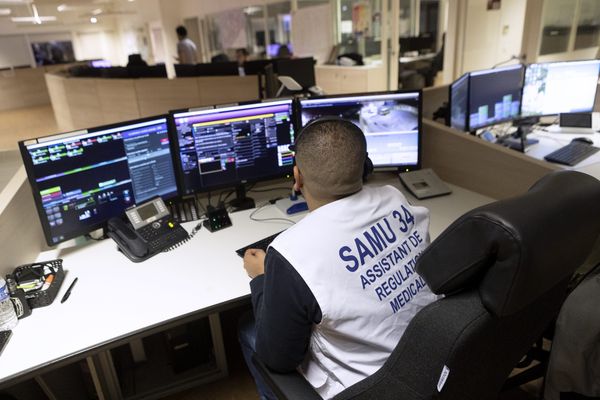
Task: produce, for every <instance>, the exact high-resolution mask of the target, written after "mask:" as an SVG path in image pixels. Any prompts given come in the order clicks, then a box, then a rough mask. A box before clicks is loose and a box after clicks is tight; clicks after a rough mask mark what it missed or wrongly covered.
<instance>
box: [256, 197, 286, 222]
mask: <svg viewBox="0 0 600 400" xmlns="http://www.w3.org/2000/svg"><path fill="white" fill-rule="evenodd" d="M280 199H283V197H276V198H274V199H271V200H269V201H267V202H265V203H263V204H261V205H260V206H258V207H256V209H255V210H254V211H252V213H251V214H250V219H251V220H252V221H256V222H267V221H283V222H287V223H290V224H292V225H295V224H296V222H295V221H292V220H291V219H288V218H278V217H275V218H256V217H255V216H254V215H255V214H256V213H258V212H259V211H260V210H262V209H264V208H265V207H266V206H269V205H273V204H275V202H276V201H277V200H280Z"/></svg>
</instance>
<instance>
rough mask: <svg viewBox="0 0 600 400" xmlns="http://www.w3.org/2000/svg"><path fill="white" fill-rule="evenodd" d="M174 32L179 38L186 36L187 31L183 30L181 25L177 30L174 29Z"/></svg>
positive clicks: (183, 27)
mask: <svg viewBox="0 0 600 400" xmlns="http://www.w3.org/2000/svg"><path fill="white" fill-rule="evenodd" d="M171 32H173V31H171ZM175 32H177V35H178V36H181V37H186V36H187V29H185V26H183V25H179V26H178V27H177V28H175Z"/></svg>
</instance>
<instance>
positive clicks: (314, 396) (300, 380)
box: [252, 354, 323, 400]
mask: <svg viewBox="0 0 600 400" xmlns="http://www.w3.org/2000/svg"><path fill="white" fill-rule="evenodd" d="M252 362H253V363H254V365H255V366H256V368H257V369H258V372H259V373H260V374H261V376H262V377H263V379H264V381H265V383H266V384H267V385H269V387H270V388H271V390H272V391H273V393H275V395H276V396H277V398H278V399H279V400H323V399H322V398H321V396H319V394H318V393H317V392H316V391H315V389H314V388H313V387H312V386H311V385H310V383H308V381H307V380H306V379H304V377H303V376H302V375H300V374H299V373H298V372H296V371H294V372H290V373H289V374H280V373H277V372H273V371H271V370H270V369H269V368H268V367H267V366H266V365H265V364H263V363H262V362H261V361H260V360H259V359H258V357H256V354H253V355H252Z"/></svg>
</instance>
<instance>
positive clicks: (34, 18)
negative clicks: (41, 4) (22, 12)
mask: <svg viewBox="0 0 600 400" xmlns="http://www.w3.org/2000/svg"><path fill="white" fill-rule="evenodd" d="M31 10H32V13H33V16H31V17H12V18H11V21H12V22H33V23H34V24H37V25H41V24H42V22H49V21H56V17H55V16H53V15H46V16H43V15H40V14H39V13H38V9H37V7H36V6H35V4H32V5H31Z"/></svg>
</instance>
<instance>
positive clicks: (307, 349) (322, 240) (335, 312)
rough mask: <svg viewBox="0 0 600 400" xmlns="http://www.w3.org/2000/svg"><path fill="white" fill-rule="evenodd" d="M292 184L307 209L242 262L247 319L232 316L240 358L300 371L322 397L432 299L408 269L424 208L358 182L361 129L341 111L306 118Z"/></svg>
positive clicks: (380, 359)
mask: <svg viewBox="0 0 600 400" xmlns="http://www.w3.org/2000/svg"><path fill="white" fill-rule="evenodd" d="M295 151H296V163H297V165H296V166H295V167H294V178H295V180H296V183H295V189H299V190H300V191H301V192H302V194H303V195H304V197H305V199H306V201H307V203H308V207H309V210H310V213H309V214H308V215H307V216H306V217H305V218H304V219H303V220H302V221H300V222H299V223H297V224H296V225H294V226H292V227H291V228H289V229H288V230H287V231H285V232H284V233H282V234H281V235H279V236H278V237H277V238H276V239H275V240H274V241H273V243H272V244H271V246H270V247H269V249H268V251H267V253H266V254H265V252H263V251H262V250H256V249H250V250H248V251H247V252H246V254H245V257H244V268H245V269H246V271H247V273H248V275H249V276H250V277H251V278H252V281H251V282H250V287H251V292H252V304H253V308H254V315H255V321H256V322H254V321H244V322H243V323H241V324H240V342H241V344H242V349H243V351H244V356H245V357H246V362H247V363H248V367H249V369H250V370H251V372H252V374H253V375H254V378H255V380H256V382H257V387H258V391H259V393H260V395H261V398H263V399H269V398H274V396H273V394H272V392H271V391H270V390H269V388H268V387H266V386H265V385H264V383H263V382H262V381H261V379H260V377H259V376H258V373H257V372H256V370H255V368H254V367H253V365H252V361H251V360H250V357H251V354H252V351H253V350H255V351H256V353H257V355H258V357H259V358H260V359H261V360H262V361H263V362H264V363H265V364H266V365H267V366H268V367H270V368H272V369H273V370H276V371H280V372H290V371H293V370H295V369H296V368H298V367H299V370H300V372H301V373H302V374H303V375H304V376H305V377H306V379H307V380H308V381H309V382H310V383H311V384H312V385H313V387H315V389H316V390H317V391H318V392H319V394H320V395H321V396H322V397H324V398H331V397H333V396H334V395H336V394H337V393H339V392H341V391H342V390H343V389H345V388H347V387H349V386H351V385H352V384H354V383H356V382H358V381H360V380H362V379H364V378H365V377H367V376H369V375H371V374H373V373H374V372H375V371H377V370H378V369H379V368H380V367H381V366H382V365H383V363H384V362H385V360H386V359H387V358H388V356H389V354H390V353H391V352H392V350H393V349H394V347H395V346H396V344H397V343H398V341H399V340H400V337H401V336H402V334H403V333H404V330H405V329H406V327H407V325H408V323H409V321H410V320H411V319H412V317H413V316H414V315H415V314H416V313H417V312H418V311H419V310H421V309H422V308H423V307H424V306H426V305H427V304H429V303H431V302H433V301H435V300H436V296H435V295H433V294H432V293H431V291H430V290H429V288H428V287H427V286H426V285H425V283H424V282H423V280H422V279H421V277H419V276H418V275H417V273H416V272H415V269H414V267H415V263H416V260H417V258H418V256H419V254H420V253H421V252H422V251H423V250H424V249H425V247H426V246H427V245H428V244H429V234H428V229H429V211H428V210H427V209H426V208H424V207H414V206H411V205H410V204H409V203H408V201H407V200H406V198H405V197H404V195H403V194H402V193H401V192H400V191H399V190H397V189H396V188H394V187H392V186H382V187H363V171H364V168H365V160H366V157H367V151H366V140H365V136H364V134H363V133H362V131H361V130H360V128H358V127H357V126H356V125H354V124H352V123H351V122H349V121H344V120H341V119H332V118H327V119H321V120H316V121H313V122H311V123H310V124H309V125H307V127H305V128H304V129H303V130H302V132H301V133H300V134H299V136H298V138H297V140H296V149H295Z"/></svg>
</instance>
